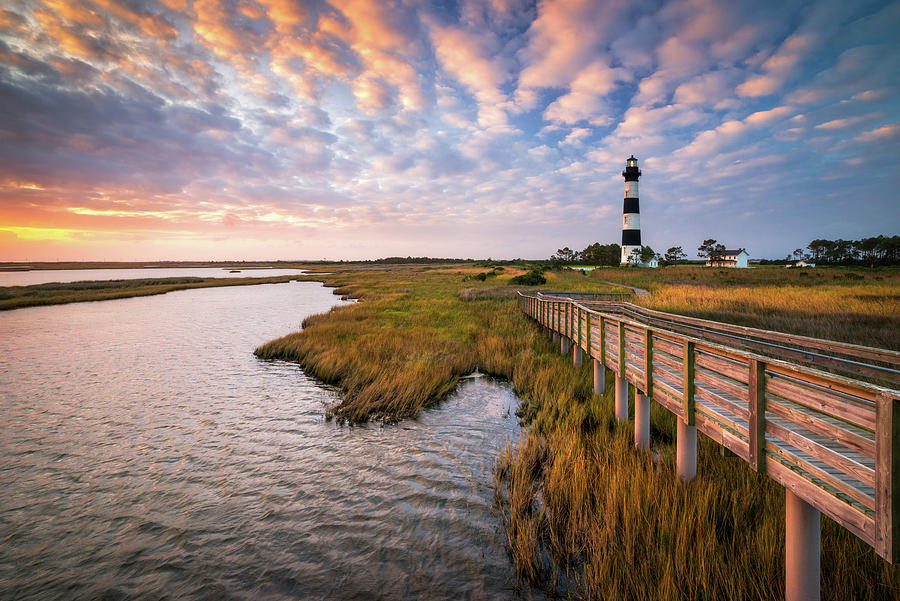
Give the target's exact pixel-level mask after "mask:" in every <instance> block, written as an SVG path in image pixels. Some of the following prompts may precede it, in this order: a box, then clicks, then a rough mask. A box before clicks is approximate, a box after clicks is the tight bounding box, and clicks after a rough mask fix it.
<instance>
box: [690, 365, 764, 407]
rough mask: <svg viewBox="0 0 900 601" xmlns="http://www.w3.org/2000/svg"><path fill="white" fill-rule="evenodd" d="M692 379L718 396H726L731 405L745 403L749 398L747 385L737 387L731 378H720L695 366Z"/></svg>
mask: <svg viewBox="0 0 900 601" xmlns="http://www.w3.org/2000/svg"><path fill="white" fill-rule="evenodd" d="M694 369H695V371H694V378H696V380H697V381H698V382H703V383H704V384H706V385H707V386H709V387H711V388H713V389H715V390H716V391H717V393H718V394H719V395H720V396H724V395H728V396H729V397H731V399H734V400H733V401H732V402H733V403H746V402H747V400H748V399H749V398H750V395H749V394H748V392H747V384H744V385H743V386H738V385H737V384H735V383H734V380H732V379H731V378H725V377H720V376H719V374H717V373H714V372H711V371H708V370H707V369H701V368H699V367H697V366H695V368H694Z"/></svg>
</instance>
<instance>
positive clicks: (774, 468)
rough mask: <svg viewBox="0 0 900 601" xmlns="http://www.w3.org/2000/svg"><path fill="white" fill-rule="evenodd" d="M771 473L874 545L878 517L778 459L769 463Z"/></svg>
mask: <svg viewBox="0 0 900 601" xmlns="http://www.w3.org/2000/svg"><path fill="white" fill-rule="evenodd" d="M766 471H767V473H768V474H769V476H770V477H771V478H772V479H773V480H775V481H776V482H778V483H779V484H781V485H782V486H784V487H785V488H788V489H790V490H791V492H793V493H794V494H795V495H797V496H798V497H800V498H801V499H803V500H804V501H806V502H807V503H809V504H810V505H812V506H813V507H815V508H816V509H818V510H819V511H821V512H822V513H824V514H825V515H827V516H828V517H830V518H831V519H833V520H834V521H836V522H837V523H838V524H840V525H841V526H843V527H844V528H846V529H847V530H849V531H850V532H852V533H853V534H855V535H856V536H858V537H859V538H861V539H862V540H863V541H865V542H866V543H867V544H869V545H871V546H874V544H873V543H874V542H875V520H874V519H873V518H871V517H869V516H867V515H866V514H865V513H864V512H862V511H860V510H859V509H857V508H856V507H853V506H852V505H850V504H849V503H845V502H843V501H842V500H840V499H839V498H837V497H835V496H834V495H830V494H827V492H826V491H824V490H823V489H822V488H821V487H819V486H817V485H816V484H814V483H813V482H810V481H809V480H807V479H806V478H804V477H803V476H802V475H801V474H799V473H797V472H795V471H794V470H792V469H791V468H789V467H788V466H786V465H784V464H783V463H782V462H781V461H779V460H778V459H775V458H772V459H771V461H768V462H767V466H766Z"/></svg>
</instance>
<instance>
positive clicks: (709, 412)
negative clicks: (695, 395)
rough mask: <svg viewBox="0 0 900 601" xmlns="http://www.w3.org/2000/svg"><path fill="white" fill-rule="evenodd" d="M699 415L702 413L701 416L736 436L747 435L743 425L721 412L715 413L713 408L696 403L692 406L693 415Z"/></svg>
mask: <svg viewBox="0 0 900 601" xmlns="http://www.w3.org/2000/svg"><path fill="white" fill-rule="evenodd" d="M700 413H703V415H705V416H706V417H708V418H709V419H712V420H715V421H716V422H718V423H719V424H720V426H725V427H726V428H728V429H730V430H732V431H734V432H735V433H737V434H741V435H743V436H747V435H748V432H747V428H746V427H745V426H744V425H743V424H739V423H738V422H736V421H734V420H733V419H731V418H730V417H728V416H727V415H724V414H723V413H722V412H720V411H716V408H715V407H712V406H709V405H703V404H701V403H697V404H696V405H695V406H694V415H695V416H696V415H699V414H700Z"/></svg>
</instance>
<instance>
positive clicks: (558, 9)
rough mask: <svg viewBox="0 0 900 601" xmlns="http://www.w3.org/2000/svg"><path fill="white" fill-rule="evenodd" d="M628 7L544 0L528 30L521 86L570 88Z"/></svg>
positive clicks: (522, 53) (584, 0) (620, 3)
mask: <svg viewBox="0 0 900 601" xmlns="http://www.w3.org/2000/svg"><path fill="white" fill-rule="evenodd" d="M627 6H628V3H627V2H624V1H619V0H613V1H610V2H602V3H600V2H594V1H593V0H544V1H543V2H541V3H540V4H539V5H538V17H537V19H535V21H534V22H533V23H532V24H531V27H530V28H529V30H528V39H529V42H528V45H527V46H526V47H524V48H523V49H522V50H521V51H520V53H519V57H520V60H521V61H522V63H523V65H524V68H523V69H522V72H521V73H520V75H519V87H521V88H524V89H530V88H546V87H561V86H568V85H569V83H570V82H571V81H572V80H573V79H574V78H575V76H576V75H577V74H578V73H579V72H580V71H581V70H582V69H583V68H584V67H585V66H587V65H588V64H589V63H591V62H592V61H593V60H594V55H595V53H596V52H597V50H598V48H597V47H598V45H599V44H600V43H601V42H602V40H603V39H604V37H605V35H606V34H607V33H608V32H609V31H610V30H612V29H613V28H614V26H615V24H616V21H617V19H618V18H619V17H620V16H621V13H622V12H623V10H624V9H625V7H627Z"/></svg>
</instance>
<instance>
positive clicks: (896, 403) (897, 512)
mask: <svg viewBox="0 0 900 601" xmlns="http://www.w3.org/2000/svg"><path fill="white" fill-rule="evenodd" d="M875 481H876V485H875V530H876V541H875V551H876V552H877V553H878V554H879V555H881V556H882V557H884V558H885V559H886V560H888V561H889V562H891V563H894V564H896V563H900V396H898V395H891V394H888V393H882V394H880V395H879V396H878V417H877V429H876V430H875Z"/></svg>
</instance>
